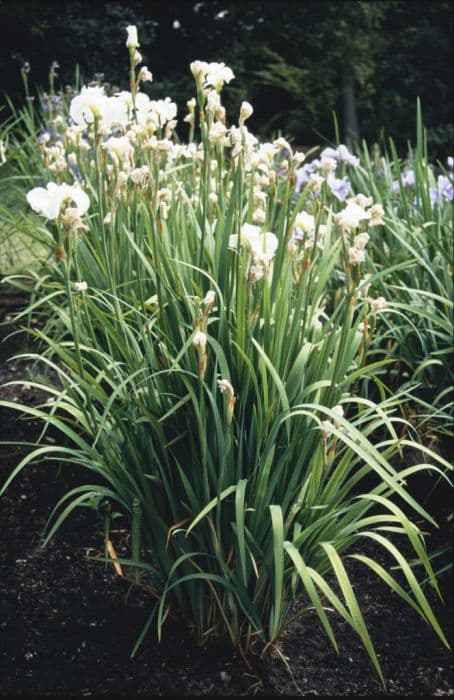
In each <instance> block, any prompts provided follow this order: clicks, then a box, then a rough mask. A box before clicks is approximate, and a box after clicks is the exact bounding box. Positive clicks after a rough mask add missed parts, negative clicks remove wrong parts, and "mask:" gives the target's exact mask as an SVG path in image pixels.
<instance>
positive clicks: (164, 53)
mask: <svg viewBox="0 0 454 700" xmlns="http://www.w3.org/2000/svg"><path fill="white" fill-rule="evenodd" d="M129 23H131V24H137V26H138V28H139V33H140V37H141V42H142V49H143V54H144V57H145V59H146V60H145V63H147V64H148V66H149V68H150V69H151V70H152V71H153V73H154V75H155V81H154V83H153V84H152V86H151V88H150V92H151V94H153V95H160V96H162V95H163V93H166V94H167V93H168V94H170V95H171V96H172V97H173V99H176V100H177V102H179V103H180V105H181V107H183V105H184V101H185V100H186V99H187V98H188V97H189V96H190V94H191V90H192V82H191V80H192V78H191V76H190V74H189V70H188V64H189V62H190V61H191V60H193V59H195V58H200V59H202V60H223V61H225V62H226V63H227V64H228V65H230V66H231V67H232V68H233V70H234V72H235V74H236V75H237V77H238V78H239V80H237V81H235V83H232V84H231V86H229V90H228V91H227V92H228V95H229V96H230V105H228V106H229V107H231V108H235V107H236V106H237V105H239V103H240V101H241V100H242V99H245V98H247V99H249V101H251V102H252V103H253V104H254V105H255V106H256V107H257V109H256V114H259V115H260V119H259V117H257V116H254V118H255V122H254V118H253V120H252V121H251V127H252V128H253V129H255V130H256V131H261V132H262V133H271V132H272V131H273V130H274V129H276V128H277V125H279V127H280V128H281V129H283V130H284V131H286V132H287V133H289V134H292V135H294V137H295V139H296V140H297V142H299V143H302V144H305V145H308V144H313V143H316V142H320V140H321V136H319V135H318V134H321V135H322V136H323V137H326V138H332V136H333V126H332V125H333V122H332V111H333V110H335V111H336V113H337V114H338V116H339V117H340V118H341V119H342V114H343V102H342V84H343V78H345V74H346V73H351V74H352V75H353V78H354V84H355V93H356V104H357V112H358V119H359V127H360V135H361V136H364V137H366V138H367V139H369V140H371V139H377V138H379V136H380V132H381V129H382V127H383V126H384V127H385V129H386V131H387V134H389V135H392V136H393V137H394V138H395V139H396V141H397V143H398V145H399V146H400V147H401V148H402V149H403V148H405V144H406V142H407V140H408V139H413V136H414V135H413V126H412V125H413V123H414V112H415V102H416V97H418V96H419V97H420V98H421V100H422V104H423V110H424V117H425V122H426V124H427V126H428V127H429V133H430V134H431V139H432V143H431V144H430V146H431V149H432V152H433V153H434V154H436V155H438V156H439V157H444V156H445V154H446V153H447V152H449V151H450V150H451V149H452V134H453V129H452V113H453V91H452V89H451V88H452V79H451V65H452V50H451V48H450V47H451V45H452V33H453V32H452V29H453V10H452V4H451V2H449V0H448V1H441V0H438V1H436V0H432V2H430V3H428V2H426V1H421V0H412V1H411V2H410V1H409V0H406V1H405V0H387V1H383V2H380V3H374V2H365V1H362V0H351V1H349V2H339V1H338V0H336V1H334V0H304V2H303V1H302V0H299V1H298V0H294V1H291V0H279V1H277V0H269V2H266V3H262V2H256V1H255V0H254V1H251V0H250V1H248V2H244V1H243V2H242V3H237V2H232V1H229V0H224V1H222V0H209V1H207V0H205V2H195V1H194V2H191V1H190V0H185V1H184V2H175V1H173V2H168V1H167V2H161V1H160V0H153V1H152V2H151V1H150V0H148V2H147V1H146V0H142V1H138V0H136V1H134V2H132V1H131V2H120V1H119V0H115V1H110V2H102V1H99V2H96V3H93V2H83V1H82V0H59V2H56V1H55V0H54V1H50V0H28V1H25V0H22V2H20V1H18V0H6V1H5V0H4V1H3V2H1V3H0V27H1V28H2V29H1V34H2V49H3V50H2V54H1V55H0V74H1V75H2V80H1V84H0V89H1V90H2V91H3V92H5V93H8V94H10V95H12V96H13V98H14V99H15V100H20V99H21V95H22V91H21V80H20V67H21V65H22V64H23V63H24V62H25V61H28V62H29V63H30V64H31V72H30V76H29V77H30V79H31V80H32V81H33V82H34V83H35V84H38V85H45V83H46V81H47V73H48V70H49V66H50V64H51V63H52V61H53V60H58V62H59V64H60V78H61V80H62V82H63V83H65V82H69V81H71V80H72V78H73V76H74V67H75V63H76V61H78V62H79V64H80V68H81V71H82V74H83V75H84V76H85V78H86V79H87V80H89V79H91V78H92V77H93V74H94V73H95V72H105V73H106V74H108V75H109V76H110V79H112V80H114V81H116V82H117V83H118V84H119V85H120V86H122V87H126V76H125V75H123V74H122V73H120V72H118V68H117V66H120V65H121V60H119V52H121V50H122V47H121V44H119V42H118V36H119V33H121V32H122V31H123V30H124V27H125V26H126V25H127V24H129ZM4 114H6V112H4ZM317 132H318V133H317Z"/></svg>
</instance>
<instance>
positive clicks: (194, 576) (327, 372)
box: [3, 27, 450, 678]
mask: <svg viewBox="0 0 454 700" xmlns="http://www.w3.org/2000/svg"><path fill="white" fill-rule="evenodd" d="M134 29H135V28H134V27H128V39H127V48H128V52H129V57H130V91H129V92H126V91H122V92H119V93H117V94H114V95H107V94H106V92H105V90H104V88H102V87H101V86H97V87H95V86H84V87H82V89H81V90H80V92H79V94H77V95H75V96H74V97H72V99H71V100H70V102H69V104H67V105H66V107H64V108H61V111H59V112H58V114H52V115H49V114H46V121H45V123H44V124H42V125H41V126H43V128H44V130H42V131H41V133H40V135H39V136H38V133H39V129H40V127H38V126H37V127H36V133H35V136H36V138H35V140H34V142H33V154H32V156H31V157H30V158H28V159H27V163H25V160H24V159H22V160H21V158H20V156H19V158H18V163H19V167H22V170H23V172H24V177H26V178H29V181H30V184H31V185H32V184H36V180H38V179H41V178H42V179H43V180H44V182H45V183H46V187H31V190H30V192H29V193H28V202H29V204H30V207H31V209H32V210H33V212H34V213H35V214H36V215H38V216H37V217H36V216H33V217H30V216H28V222H27V223H24V228H25V230H29V231H30V235H31V236H33V235H38V234H37V232H39V237H40V241H41V242H42V244H44V245H46V246H47V249H48V251H49V258H48V260H47V261H46V262H45V263H44V264H43V267H42V269H41V270H40V271H39V272H38V273H35V300H34V302H33V309H34V313H35V314H38V315H40V317H41V320H42V324H41V326H40V327H39V328H35V329H34V330H32V331H31V332H32V333H33V334H34V336H35V337H36V339H37V340H38V341H39V343H40V344H41V345H40V347H41V352H40V353H39V354H36V355H35V356H34V359H36V360H37V361H38V362H41V363H44V364H46V365H47V366H50V367H52V368H53V370H54V372H55V375H56V376H57V377H58V381H56V382H55V383H54V384H53V385H49V384H46V385H45V386H42V387H41V388H44V389H45V390H46V391H47V392H49V395H50V398H49V400H48V401H47V402H46V404H45V405H43V406H41V407H39V408H32V407H28V406H26V405H23V406H18V405H17V404H7V403H6V402H3V405H8V406H9V407H10V408H14V409H18V410H21V411H24V412H25V413H28V414H30V415H33V416H34V417H37V418H39V419H41V420H42V423H43V431H42V434H41V438H40V441H39V443H38V444H35V445H33V446H31V449H30V451H29V453H28V455H27V456H26V457H25V458H24V459H23V460H22V461H21V462H20V463H19V464H18V465H17V467H16V469H15V470H14V472H13V473H12V474H11V476H10V477H9V479H8V480H7V482H6V484H5V485H4V487H3V488H4V489H5V488H7V486H8V485H9V484H10V483H11V481H12V480H13V479H14V478H16V477H17V476H18V475H19V473H20V472H21V471H22V469H24V468H25V467H26V466H27V465H28V464H30V463H31V462H32V461H34V460H35V459H37V458H38V457H39V456H41V455H43V454H45V455H46V459H48V460H50V461H53V460H55V461H56V462H57V463H60V462H61V461H63V462H65V463H71V464H74V465H77V466H78V467H80V472H81V483H80V485H79V486H77V487H75V488H73V489H72V490H70V491H68V493H66V495H65V496H64V497H63V498H62V499H61V501H60V502H59V503H58V504H57V505H56V507H55V510H54V512H53V513H52V515H51V517H50V520H49V523H48V527H47V531H46V533H45V537H44V543H47V542H48V541H49V539H50V538H51V537H53V536H54V534H55V533H56V532H57V530H58V528H59V527H60V526H61V524H62V523H63V522H64V521H65V520H66V519H67V518H69V517H70V516H71V517H74V518H75V517H76V516H75V515H74V514H73V511H74V510H76V509H77V508H78V507H81V506H90V507H92V508H94V509H96V510H97V511H98V512H99V515H100V518H102V519H103V520H104V525H105V531H106V543H107V544H106V556H107V557H108V559H109V560H110V561H111V563H112V564H113V565H114V566H115V570H116V571H117V573H119V574H120V575H121V576H124V577H127V578H128V580H131V581H133V582H134V583H135V585H138V586H143V587H144V588H145V589H146V590H147V591H149V592H150V596H151V599H152V600H154V602H153V603H150V607H151V611H150V616H149V619H148V620H147V622H146V625H145V628H144V631H143V633H142V634H141V635H140V636H139V640H138V641H139V642H140V641H141V640H142V638H143V636H144V634H145V632H146V631H147V630H148V629H149V628H150V627H151V626H154V628H155V629H156V631H157V634H158V636H159V637H160V636H161V632H162V627H163V625H164V623H165V620H166V619H167V618H168V617H169V616H175V617H176V618H177V619H180V620H181V621H183V622H184V624H186V625H187V626H188V627H189V628H190V629H191V630H192V631H193V633H194V636H195V637H196V639H197V640H198V641H199V642H200V643H204V642H207V641H208V640H209V639H210V638H212V637H227V638H228V639H229V640H230V641H231V643H232V645H234V646H237V647H239V648H240V649H241V651H242V652H244V653H246V652H248V651H249V650H250V649H251V648H252V646H256V647H257V646H258V645H261V648H262V650H264V651H266V650H270V649H273V648H275V649H278V646H277V645H278V641H279V638H280V636H281V635H282V632H283V630H284V629H285V627H286V625H287V623H288V621H289V619H290V612H291V609H292V606H293V604H294V602H295V600H296V599H297V598H300V597H303V598H304V600H305V602H306V606H310V607H312V608H314V609H315V610H316V611H317V614H318V616H319V618H320V622H321V624H322V625H323V628H324V630H325V632H326V634H327V637H328V639H329V640H330V642H331V643H332V644H333V646H334V648H336V649H337V642H336V639H335V636H334V633H333V629H332V625H331V616H332V614H334V613H337V614H339V615H340V616H342V617H343V618H344V619H345V620H346V621H347V622H348V623H349V624H350V625H351V626H352V627H353V629H354V630H355V631H356V632H357V633H358V635H359V637H360V638H361V640H362V642H363V644H364V646H365V648H366V649H367V652H368V654H369V656H370V658H371V661H372V663H373V665H374V666H375V668H376V670H377V673H378V674H379V675H380V677H381V678H383V676H382V672H381V669H380V665H379V662H378V659H377V656H376V653H375V650H374V647H373V643H372V640H371V639H370V636H369V633H368V630H367V627H366V624H365V622H364V619H363V616H362V614H361V606H360V601H358V600H357V598H356V595H355V592H354V589H353V586H352V584H351V582H350V579H349V575H348V567H347V568H346V561H347V560H348V558H355V559H356V560H357V561H359V562H361V563H362V564H363V565H364V566H366V567H368V568H370V569H371V570H372V572H373V573H374V574H375V575H377V576H379V577H380V578H382V579H383V580H384V581H385V582H386V583H387V584H388V585H389V586H390V588H391V590H393V591H394V592H395V593H397V594H398V595H400V596H401V597H402V599H403V600H405V601H406V602H407V603H408V604H410V605H411V606H412V607H413V608H414V609H415V610H416V611H417V612H418V613H419V614H420V615H421V617H422V618H423V619H424V620H425V621H427V622H429V623H430V624H431V625H432V626H433V628H434V630H435V632H436V633H437V634H438V635H439V637H440V638H441V639H442V640H443V642H444V643H447V642H446V639H445V636H444V633H443V631H442V629H441V627H440V625H439V624H438V622H437V620H436V618H435V616H434V614H433V612H432V609H431V607H430V605H429V603H428V601H427V598H426V596H425V594H424V591H423V589H422V587H421V585H420V584H419V583H418V578H417V576H416V575H415V572H414V570H415V565H414V562H411V563H410V561H409V559H408V558H406V557H405V556H404V555H403V554H402V552H401V544H402V543H403V542H404V541H405V543H406V545H407V546H408V547H409V548H410V550H411V551H412V555H411V558H412V559H416V561H417V562H418V564H417V568H418V569H419V572H420V578H421V577H428V578H429V580H430V582H431V584H432V586H433V587H434V588H435V589H436V590H437V591H438V586H437V581H436V576H435V574H434V571H433V569H432V565H431V561H430V557H429V556H428V554H427V552H426V544H425V539H424V535H423V532H422V529H421V528H420V526H419V524H418V523H419V522H420V521H423V522H424V521H425V522H426V523H432V524H433V520H432V517H431V516H430V514H429V513H427V512H426V511H425V510H424V508H423V506H422V505H421V504H419V503H418V502H416V501H415V499H414V498H413V497H412V495H411V494H410V493H409V491H408V489H407V480H408V479H410V478H411V476H412V475H413V474H416V473H418V472H421V471H427V470H432V471H434V472H436V473H439V474H440V475H442V476H443V477H444V478H447V477H446V476H445V471H446V470H449V468H450V467H449V464H448V463H447V462H446V461H445V460H444V459H443V458H442V457H440V456H439V455H436V454H435V453H434V454H432V453H430V450H429V448H427V447H425V446H424V445H420V444H419V443H418V442H415V441H413V440H412V439H411V435H412V433H411V431H410V430H409V425H408V423H407V421H406V420H405V418H404V417H403V411H402V407H403V406H404V405H405V403H406V402H407V401H408V390H407V389H405V390H402V391H400V390H399V389H397V390H396V392H395V393H394V395H392V394H390V393H388V392H386V391H383V381H382V379H381V377H382V375H383V373H384V372H385V371H386V368H387V366H388V365H389V363H390V362H391V360H390V358H389V357H380V358H379V359H375V357H374V358H373V359H371V356H370V355H369V348H370V347H371V345H373V343H374V342H376V340H375V334H376V333H377V329H378V327H379V325H380V323H379V320H380V317H381V316H383V315H386V314H387V313H389V311H390V309H392V303H391V302H389V304H388V303H387V300H386V299H385V298H384V297H383V296H382V295H380V294H379V292H380V291H381V288H380V286H379V285H378V284H376V285H375V286H374V280H373V279H371V274H370V266H369V262H368V256H369V249H370V244H371V243H372V244H373V246H375V247H377V248H379V247H380V245H381V242H382V240H383V237H384V228H385V225H386V216H385V210H384V208H383V206H382V204H381V203H380V202H379V201H378V200H377V198H376V196H375V192H374V191H373V190H371V192H372V191H373V195H372V194H371V195H370V194H369V191H368V190H367V189H366V190H365V194H364V193H363V192H361V191H359V190H358V189H356V190H355V187H354V184H353V177H352V175H351V173H353V172H354V171H355V170H356V169H358V168H360V165H359V159H358V157H356V156H354V155H353V154H351V153H349V151H348V149H346V147H345V146H342V145H341V146H339V147H338V148H337V149H328V150H329V152H324V153H322V154H321V159H320V161H319V163H311V164H310V167H307V166H306V165H303V161H304V159H305V157H304V155H303V154H302V153H301V152H298V151H295V150H294V149H293V148H292V146H291V144H290V143H289V141H287V140H286V139H284V138H282V137H280V138H277V139H275V140H274V141H272V142H266V143H261V142H260V141H259V139H258V138H257V137H256V136H254V134H253V133H252V132H251V131H249V129H248V128H247V126H246V125H245V121H246V120H247V119H248V118H249V117H250V116H251V115H252V106H251V105H250V104H249V103H247V102H245V103H243V105H242V106H241V110H240V114H239V115H238V120H237V122H238V123H237V124H235V123H233V124H230V125H229V122H228V118H227V115H226V110H225V108H224V106H223V105H222V99H221V97H222V90H223V88H224V85H225V84H228V83H229V82H230V81H231V80H233V79H234V75H233V71H232V70H231V69H230V68H228V67H227V66H225V64H224V63H206V62H204V61H194V62H193V63H192V64H191V71H192V74H193V76H194V78H195V96H194V97H192V98H191V99H190V100H188V103H187V105H188V114H187V115H186V116H185V118H184V120H183V121H184V122H185V123H186V124H187V125H188V127H187V128H188V129H189V140H188V141H187V142H184V141H180V140H179V139H177V138H176V136H175V133H176V128H177V119H176V117H177V108H176V105H175V103H173V102H172V100H171V99H170V98H169V97H166V98H165V99H162V100H155V101H153V100H150V99H149V98H148V97H147V95H145V94H144V93H142V92H141V90H140V84H141V81H143V80H144V79H147V80H150V79H151V78H152V76H151V73H150V72H149V71H148V69H146V70H145V71H144V70H143V68H139V66H140V63H141V56H140V54H139V52H138V50H137V48H138V47H139V46H140V45H139V42H138V37H137V32H136V31H134ZM59 110H60V106H59ZM28 114H29V112H28ZM28 124H29V126H30V128H31V125H30V122H28ZM27 147H28V146H26V145H24V146H23V149H26V148H27ZM22 152H25V150H23V151H22ZM75 171H77V176H76V174H75ZM345 173H347V174H345ZM338 176H340V177H339V178H338ZM35 178H36V180H35ZM349 193H351V196H350V197H347V195H348V194H349ZM344 200H345V202H344ZM38 217H39V218H38ZM378 279H380V276H378ZM36 384H37V385H38V382H36ZM370 385H376V387H377V393H376V395H375V397H374V398H371V396H370V395H369V396H368V395H366V394H367V392H365V387H370ZM49 429H52V430H53V431H54V433H55V431H56V433H57V434H59V435H60V438H61V439H60V441H59V442H57V443H56V444H54V445H52V446H50V447H49V445H48V444H47V443H45V442H44V441H45V437H46V434H47V431H48V430H49ZM403 447H407V448H409V449H410V448H412V447H418V448H419V449H420V450H422V452H421V454H424V453H427V454H429V453H430V456H431V459H432V460H433V464H432V465H428V464H426V462H425V461H424V462H423V463H419V464H414V462H412V463H411V465H410V464H408V465H407V464H406V463H405V462H403V463H402V465H401V467H400V468H399V469H398V468H396V466H395V463H396V460H395V459H394V458H395V457H397V456H399V455H400V456H402V449H403ZM114 517H115V518H118V517H120V518H122V519H123V521H124V523H126V526H127V527H128V528H129V529H130V533H131V555H130V558H128V559H125V558H123V559H122V558H118V557H117V555H116V553H115V543H114V535H112V536H111V534H110V524H111V521H112V519H113V518H114ZM415 519H417V520H418V523H417V522H415ZM370 541H372V542H373V543H374V544H375V545H376V548H377V550H383V551H384V552H386V554H387V555H389V556H390V557H391V559H392V561H393V564H394V566H393V567H392V566H391V565H390V566H389V567H388V568H384V566H383V565H382V564H381V563H380V558H379V557H378V558H377V559H373V558H371V557H370V556H369V555H366V554H365V553H364V551H363V546H364V544H365V543H366V542H370ZM102 559H103V560H104V558H102ZM396 568H397V572H396ZM125 572H129V573H125ZM416 573H418V572H416Z"/></svg>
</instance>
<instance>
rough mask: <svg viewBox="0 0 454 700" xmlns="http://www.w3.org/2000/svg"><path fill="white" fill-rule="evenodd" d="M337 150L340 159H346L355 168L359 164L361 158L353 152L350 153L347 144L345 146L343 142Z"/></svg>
mask: <svg viewBox="0 0 454 700" xmlns="http://www.w3.org/2000/svg"><path fill="white" fill-rule="evenodd" d="M337 152H338V154H339V160H340V161H344V162H345V163H347V164H348V165H353V167H354V168H356V167H357V166H358V165H359V158H357V157H356V156H354V155H353V153H350V151H349V150H348V148H347V146H345V145H344V144H343V143H341V144H340V145H339V146H338V148H337Z"/></svg>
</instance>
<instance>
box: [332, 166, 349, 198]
mask: <svg viewBox="0 0 454 700" xmlns="http://www.w3.org/2000/svg"><path fill="white" fill-rule="evenodd" d="M326 181H327V183H328V187H329V188H330V190H331V192H332V194H333V195H334V196H335V197H336V198H337V199H338V200H339V202H344V201H345V199H346V197H347V195H348V193H349V192H350V181H349V179H348V178H347V177H344V178H342V179H338V178H336V177H335V176H334V174H333V173H330V174H329V175H328V177H327V180H326Z"/></svg>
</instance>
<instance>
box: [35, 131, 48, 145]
mask: <svg viewBox="0 0 454 700" xmlns="http://www.w3.org/2000/svg"><path fill="white" fill-rule="evenodd" d="M49 139H50V134H49V132H48V131H42V132H41V133H40V134H39V136H38V141H39V142H40V143H46V142H47V141H48V140H49Z"/></svg>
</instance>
